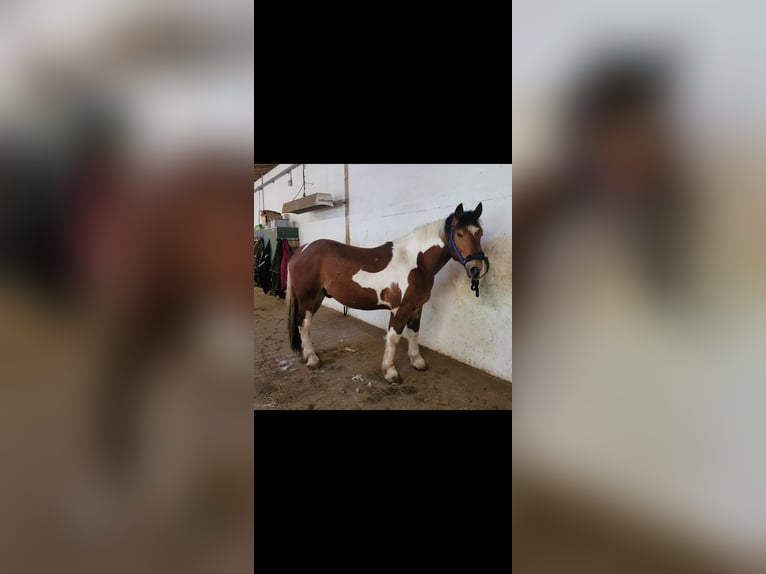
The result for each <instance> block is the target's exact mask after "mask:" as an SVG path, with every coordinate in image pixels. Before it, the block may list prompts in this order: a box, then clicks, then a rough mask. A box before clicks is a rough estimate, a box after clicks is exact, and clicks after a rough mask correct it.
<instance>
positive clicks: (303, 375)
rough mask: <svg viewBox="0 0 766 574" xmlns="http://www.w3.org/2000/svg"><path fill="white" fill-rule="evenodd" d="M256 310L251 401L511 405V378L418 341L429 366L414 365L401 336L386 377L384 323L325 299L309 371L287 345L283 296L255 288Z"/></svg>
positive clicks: (257, 404)
mask: <svg viewBox="0 0 766 574" xmlns="http://www.w3.org/2000/svg"><path fill="white" fill-rule="evenodd" d="M253 314H254V326H255V337H254V340H255V363H254V377H255V381H254V382H255V400H254V408H255V409H298V410H300V409H307V410H314V409H317V410H319V409H407V410H415V409H447V410H465V409H483V410H494V409H508V410H509V409H511V389H512V385H511V383H510V382H507V381H504V380H502V379H499V378H497V377H493V376H492V375H489V374H487V373H485V372H483V371H480V370H478V369H475V368H473V367H470V366H468V365H465V364H463V363H460V362H459V361H456V360H454V359H451V358H449V357H447V356H445V355H442V354H440V353H437V352H435V351H432V350H430V349H427V348H426V347H422V346H421V353H422V355H423V358H424V359H425V360H426V362H427V363H428V365H429V368H428V370H427V371H424V372H420V371H417V370H415V369H414V368H413V367H412V366H411V365H410V364H409V360H408V358H407V343H406V341H401V342H400V343H399V345H398V346H397V349H396V366H397V369H398V370H399V374H400V376H401V378H402V382H401V383H400V384H395V385H391V384H389V383H387V382H386V381H385V379H384V378H383V375H382V373H381V372H380V363H381V360H382V358H383V347H384V342H383V335H384V331H383V330H382V329H378V328H377V327H373V326H372V325H369V324H367V323H364V322H362V321H359V320H358V319H354V318H353V317H348V316H343V314H342V313H338V312H337V311H334V310H332V309H329V308H327V307H322V308H321V309H320V310H319V311H318V312H317V315H316V319H315V321H314V322H313V323H312V327H311V339H312V341H313V343H314V348H315V349H316V351H317V354H318V356H319V359H320V361H322V365H321V367H320V368H319V369H317V370H315V371H312V370H310V369H309V368H308V367H306V365H305V363H304V362H303V360H302V358H301V357H300V355H298V354H296V353H294V352H292V351H291V350H290V346H289V344H288V341H287V326H286V315H287V303H286V301H284V300H280V299H277V298H276V297H273V296H270V295H265V294H264V293H263V291H262V290H261V289H260V288H255V289H254V293H253ZM508 352H510V350H509V351H508Z"/></svg>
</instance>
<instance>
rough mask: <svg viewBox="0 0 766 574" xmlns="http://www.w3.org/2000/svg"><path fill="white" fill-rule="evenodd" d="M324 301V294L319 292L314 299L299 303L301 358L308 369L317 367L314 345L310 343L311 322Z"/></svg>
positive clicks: (309, 298) (317, 358)
mask: <svg viewBox="0 0 766 574" xmlns="http://www.w3.org/2000/svg"><path fill="white" fill-rule="evenodd" d="M323 299H324V293H323V292H322V291H319V292H318V293H317V294H316V296H315V297H313V298H312V297H307V298H305V299H303V300H301V302H300V308H299V313H300V316H301V317H303V320H302V321H301V323H300V327H299V330H300V333H301V341H302V351H303V358H304V359H306V365H307V366H308V368H309V369H316V368H317V367H319V364H320V363H319V357H317V354H316V352H315V351H314V345H313V344H312V343H311V321H312V319H313V317H314V315H315V314H316V312H317V310H318V309H319V306H320V305H321V304H322V300H323Z"/></svg>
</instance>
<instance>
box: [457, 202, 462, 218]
mask: <svg viewBox="0 0 766 574" xmlns="http://www.w3.org/2000/svg"><path fill="white" fill-rule="evenodd" d="M455 217H456V218H457V219H460V218H461V217H463V204H462V203H461V204H460V205H458V206H457V209H456V210H455Z"/></svg>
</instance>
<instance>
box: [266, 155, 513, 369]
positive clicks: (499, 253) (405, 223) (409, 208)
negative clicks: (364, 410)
mask: <svg viewBox="0 0 766 574" xmlns="http://www.w3.org/2000/svg"><path fill="white" fill-rule="evenodd" d="M285 167H287V164H285V165H280V166H278V167H277V168H275V169H274V170H273V171H272V172H271V173H272V175H273V174H276V173H279V171H281V170H282V169H283V168H285ZM511 172H512V166H511V165H354V164H352V165H349V222H350V235H351V243H352V244H354V245H359V246H363V247H372V246H376V245H380V244H381V243H384V242H386V241H390V240H392V239H395V238H397V237H399V236H402V235H404V234H406V233H408V232H409V231H411V230H412V229H413V228H415V227H417V226H418V225H421V224H423V223H427V222H429V221H434V220H437V219H441V220H443V219H446V217H447V215H449V214H450V213H451V212H452V211H453V210H454V209H455V207H457V205H458V203H463V205H464V207H465V209H473V208H474V207H476V204H477V203H478V202H479V201H481V202H482V204H483V207H484V210H483V215H482V217H481V220H482V224H483V226H484V238H483V240H482V247H483V249H484V252H485V253H486V254H487V256H488V257H489V258H490V259H491V264H492V265H491V270H490V273H489V274H488V275H487V276H486V277H485V278H484V279H483V280H482V284H481V289H480V292H481V296H480V297H479V298H476V297H475V295H474V293H473V292H472V291H471V290H470V283H469V281H468V279H467V278H466V274H465V271H464V270H463V268H462V267H461V266H460V265H458V264H457V263H454V262H452V261H450V262H449V263H448V264H447V266H446V267H445V268H444V269H443V270H442V271H441V272H440V273H439V274H438V275H437V277H436V282H435V284H434V288H433V291H432V293H431V300H430V301H429V302H428V303H427V304H426V305H425V307H424V309H423V320H422V322H421V326H420V329H421V330H420V334H421V336H420V341H421V343H422V344H423V345H424V346H426V347H428V348H430V349H433V350H435V351H438V352H440V353H443V354H445V355H449V356H451V357H454V358H455V359H458V360H460V361H462V362H464V363H467V364H469V365H473V366H475V367H477V368H479V369H482V370H484V371H487V372H489V373H491V374H493V375H496V376H498V377H501V378H503V379H506V380H509V381H510V380H511V377H512V356H511V348H512V326H511V323H512V321H511V319H512V264H511V247H512V239H511V212H512V207H511ZM301 177H302V176H301V167H298V168H297V169H296V170H294V171H293V186H292V187H289V186H288V185H287V176H285V177H282V178H281V179H279V180H278V181H277V182H275V183H273V184H271V185H268V186H267V187H266V190H265V202H266V209H272V210H274V211H281V210H282V204H283V203H284V202H286V201H289V200H291V199H292V198H293V197H294V196H295V195H296V194H297V193H298V190H299V189H300V185H301ZM306 179H307V180H308V181H309V182H313V183H314V185H310V186H308V191H307V194H311V193H320V192H321V193H331V194H332V195H333V198H334V199H336V200H342V199H343V197H344V181H343V180H344V174H343V165H342V164H335V165H315V164H309V165H307V166H306ZM260 194H261V192H258V193H256V194H255V203H256V205H255V207H254V209H255V221H256V222H257V221H258V205H257V204H259V201H260V197H259V196H260ZM344 216H345V211H344V208H343V206H341V207H337V208H334V209H327V210H320V211H316V212H309V213H305V214H289V218H290V219H291V220H292V221H294V222H296V224H297V226H298V227H299V228H300V238H301V242H302V243H305V242H307V241H311V240H314V239H319V238H327V239H335V240H336V241H341V242H344V241H345V218H344ZM325 305H328V306H329V307H332V308H334V309H337V310H342V306H341V305H339V304H338V303H337V302H336V301H334V300H330V299H325ZM349 315H352V316H354V317H357V318H359V319H361V320H363V321H366V322H368V323H371V324H373V325H376V326H378V327H380V328H382V329H385V328H386V327H387V325H388V319H389V316H390V312H389V311H386V310H379V311H357V310H353V309H350V310H349ZM320 320H321V319H320ZM380 351H381V356H382V353H383V342H382V339H381V349H380Z"/></svg>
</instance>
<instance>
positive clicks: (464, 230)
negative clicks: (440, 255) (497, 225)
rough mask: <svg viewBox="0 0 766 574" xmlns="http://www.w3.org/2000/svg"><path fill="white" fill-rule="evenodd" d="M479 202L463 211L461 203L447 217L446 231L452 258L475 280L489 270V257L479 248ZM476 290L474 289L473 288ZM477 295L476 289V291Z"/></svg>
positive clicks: (480, 232) (480, 234)
mask: <svg viewBox="0 0 766 574" xmlns="http://www.w3.org/2000/svg"><path fill="white" fill-rule="evenodd" d="M480 215H481V203H479V205H477V206H476V209H474V210H473V211H463V204H462V203H461V204H460V205H458V206H457V209H456V210H455V213H453V214H452V215H450V216H449V217H448V218H447V224H446V231H447V240H448V242H449V252H450V255H451V256H452V258H453V259H454V260H455V261H457V262H458V263H460V264H462V265H463V266H464V267H465V271H466V273H467V274H468V277H469V279H471V280H472V281H475V282H476V285H478V280H479V279H480V278H481V277H484V275H486V274H487V271H489V259H488V258H487V257H486V256H485V255H484V252H483V251H482V250H481V236H482V234H483V230H482V228H481V224H480V223H479V216H480ZM474 290H476V289H474ZM476 293H477V295H478V291H476Z"/></svg>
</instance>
